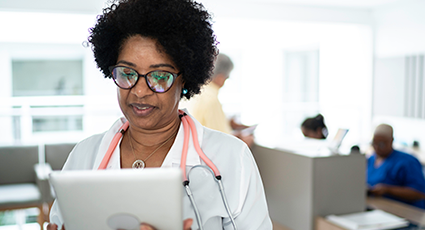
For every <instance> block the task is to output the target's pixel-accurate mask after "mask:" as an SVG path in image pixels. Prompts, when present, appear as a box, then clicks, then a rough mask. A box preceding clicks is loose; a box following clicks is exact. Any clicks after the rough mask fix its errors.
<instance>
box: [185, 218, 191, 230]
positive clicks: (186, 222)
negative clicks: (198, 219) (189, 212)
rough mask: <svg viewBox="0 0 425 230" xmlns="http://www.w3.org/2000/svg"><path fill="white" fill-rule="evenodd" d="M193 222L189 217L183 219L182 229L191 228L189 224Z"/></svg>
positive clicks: (187, 229) (188, 229) (189, 229)
mask: <svg viewBox="0 0 425 230" xmlns="http://www.w3.org/2000/svg"><path fill="white" fill-rule="evenodd" d="M192 224H193V219H192V218H189V219H186V220H184V221H183V229H184V230H191V228H190V227H191V226H192Z"/></svg>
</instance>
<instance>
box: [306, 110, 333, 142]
mask: <svg viewBox="0 0 425 230" xmlns="http://www.w3.org/2000/svg"><path fill="white" fill-rule="evenodd" d="M301 131H302V132H303V134H304V136H305V137H309V138H314V139H326V137H327V136H328V128H327V127H326V125H325V119H324V117H323V116H322V114H318V115H317V116H315V117H311V118H307V119H305V120H304V121H303V123H302V124H301Z"/></svg>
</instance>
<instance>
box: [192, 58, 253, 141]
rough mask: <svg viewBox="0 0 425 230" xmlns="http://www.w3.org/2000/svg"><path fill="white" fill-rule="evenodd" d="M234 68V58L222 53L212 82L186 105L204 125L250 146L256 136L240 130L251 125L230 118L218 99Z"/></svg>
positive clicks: (215, 66) (215, 67)
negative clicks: (230, 135)
mask: <svg viewBox="0 0 425 230" xmlns="http://www.w3.org/2000/svg"><path fill="white" fill-rule="evenodd" d="M232 70H233V62H232V60H231V59H230V58H229V57H228V56H227V55H225V54H221V53H220V54H219V55H218V56H217V60H216V61H215V65H214V71H213V75H212V77H211V82H210V83H209V84H207V85H206V86H205V87H203V88H202V93H201V94H200V95H198V96H196V97H194V98H193V99H191V100H190V101H189V102H187V104H186V105H185V106H187V108H188V110H189V111H190V112H191V113H192V115H193V116H194V117H195V118H196V119H197V120H198V121H199V122H200V123H201V124H202V125H203V126H205V127H208V128H211V129H214V130H218V131H221V132H223V133H228V134H233V135H235V136H236V137H238V138H240V139H241V140H243V141H244V142H245V143H246V144H247V145H248V146H252V144H253V143H254V136H253V135H252V134H250V135H243V134H242V133H241V132H240V130H242V129H245V128H248V127H249V126H246V125H242V124H239V123H237V122H236V121H235V120H234V119H228V118H227V117H226V114H225V113H224V111H223V106H222V105H221V103H220V101H219V99H218V94H219V90H220V88H222V87H223V86H224V83H225V82H226V80H227V79H228V78H229V76H230V72H231V71H232Z"/></svg>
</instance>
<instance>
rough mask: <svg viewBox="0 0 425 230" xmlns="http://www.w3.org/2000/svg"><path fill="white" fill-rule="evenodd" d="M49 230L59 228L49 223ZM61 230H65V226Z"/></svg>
mask: <svg viewBox="0 0 425 230" xmlns="http://www.w3.org/2000/svg"><path fill="white" fill-rule="evenodd" d="M47 230H58V226H57V225H56V224H53V223H49V224H48V225H47ZM61 230H65V226H64V225H62V229H61Z"/></svg>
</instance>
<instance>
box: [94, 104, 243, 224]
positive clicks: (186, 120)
mask: <svg viewBox="0 0 425 230" xmlns="http://www.w3.org/2000/svg"><path fill="white" fill-rule="evenodd" d="M179 115H180V118H181V121H182V123H183V131H184V140H183V150H182V155H181V161H180V169H181V170H182V172H183V173H182V174H183V185H184V187H185V189H186V193H187V195H188V197H189V200H190V202H191V203H192V206H193V208H194V211H195V216H196V220H197V222H198V226H199V229H201V230H203V226H202V220H201V215H200V213H199V210H198V207H197V205H196V203H195V200H194V198H193V194H192V191H191V189H190V187H189V180H188V178H187V174H186V159H187V152H188V149H189V138H190V131H192V140H193V145H194V147H195V150H196V152H197V153H198V155H199V157H200V158H201V159H202V160H203V161H204V162H205V164H206V165H207V166H208V167H209V168H210V169H211V170H212V173H213V174H214V176H215V180H216V182H217V184H218V186H219V190H220V194H221V198H222V200H223V204H224V206H225V208H226V211H227V213H228V215H229V218H230V220H231V222H232V224H233V228H234V229H237V227H236V223H235V220H234V218H233V215H232V214H231V211H230V207H229V204H228V202H227V199H226V195H225V194H224V187H223V184H222V182H221V175H220V172H219V171H218V169H217V167H216V166H215V164H214V163H213V162H212V161H211V160H210V159H209V158H208V157H207V156H206V155H205V154H204V152H203V151H202V149H201V146H199V140H198V132H197V131H196V126H195V123H194V122H193V120H192V118H191V117H190V116H188V115H187V114H186V113H185V112H183V111H181V110H179ZM128 126H129V122H128V121H126V122H125V123H124V124H123V125H122V126H121V127H120V129H119V131H118V132H117V133H116V134H115V136H114V137H113V138H112V141H111V144H110V145H109V147H108V150H107V151H106V154H105V156H104V157H103V159H102V161H101V162H100V165H99V168H98V170H100V169H106V166H107V165H108V162H109V160H110V159H111V156H112V154H113V153H114V151H115V148H116V147H117V146H118V143H119V141H120V139H121V137H122V136H123V134H124V132H125V131H126V130H127V129H128ZM189 173H190V172H189Z"/></svg>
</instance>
